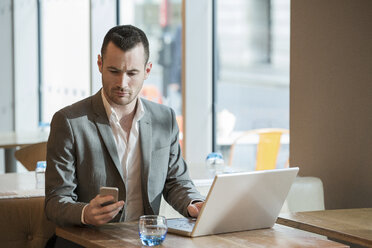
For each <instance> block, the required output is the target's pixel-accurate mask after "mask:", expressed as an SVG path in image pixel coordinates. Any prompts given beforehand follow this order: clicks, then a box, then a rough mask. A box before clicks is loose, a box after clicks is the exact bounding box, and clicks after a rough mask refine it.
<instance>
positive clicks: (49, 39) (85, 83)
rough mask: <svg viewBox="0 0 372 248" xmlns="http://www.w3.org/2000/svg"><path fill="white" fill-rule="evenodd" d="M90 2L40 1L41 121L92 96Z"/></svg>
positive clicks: (49, 118)
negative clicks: (67, 106)
mask: <svg viewBox="0 0 372 248" xmlns="http://www.w3.org/2000/svg"><path fill="white" fill-rule="evenodd" d="M89 10H90V6H89V0H64V1H58V0H43V1H41V11H40V12H41V14H40V15H41V16H40V18H41V74H42V75H41V122H42V123H50V121H51V118H52V116H53V114H54V113H55V112H56V111H58V110H59V109H61V108H63V107H65V106H66V105H69V104H72V103H74V102H76V101H78V100H81V99H83V98H85V97H87V96H89V95H90V46H89V44H90V31H89V30H90V28H89V27H90V25H89Z"/></svg>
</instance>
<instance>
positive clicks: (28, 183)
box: [0, 171, 45, 199]
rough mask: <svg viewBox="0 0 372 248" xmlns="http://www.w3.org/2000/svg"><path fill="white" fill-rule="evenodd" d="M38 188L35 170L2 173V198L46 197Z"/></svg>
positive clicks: (0, 180)
mask: <svg viewBox="0 0 372 248" xmlns="http://www.w3.org/2000/svg"><path fill="white" fill-rule="evenodd" d="M44 191H45V190H44V189H37V188H36V178H35V172H34V171H30V172H25V173H6V174H0V199H10V198H29V197H44V196H45V192H44Z"/></svg>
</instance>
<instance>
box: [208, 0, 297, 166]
mask: <svg viewBox="0 0 372 248" xmlns="http://www.w3.org/2000/svg"><path fill="white" fill-rule="evenodd" d="M289 7H290V2H289V0H271V1H270V0H236V1H230V0H217V1H216V13H215V14H216V21H215V31H216V34H215V39H216V40H215V45H216V52H215V54H214V55H215V62H214V68H215V71H216V73H215V87H216V96H215V97H216V98H215V102H216V112H217V113H215V114H216V133H215V136H216V148H217V150H218V151H220V152H222V154H223V155H224V158H225V161H226V163H228V161H229V160H230V156H232V167H233V168H234V170H238V171H250V170H255V161H256V152H257V143H258V140H259V139H258V136H257V135H253V136H252V137H251V138H246V139H245V140H244V141H243V140H242V141H241V142H240V143H239V144H237V145H236V146H235V149H234V153H233V155H232V154H231V152H230V151H231V150H230V149H231V144H232V143H233V142H234V141H235V140H236V138H237V137H239V136H240V135H241V134H242V133H244V132H245V131H249V130H254V129H261V128H284V129H288V128H289V23H290V16H289V13H290V8H289ZM288 142H289V139H288V134H286V135H284V137H283V139H282V141H281V143H282V144H281V147H280V152H279V156H278V159H277V163H276V168H283V167H284V166H286V162H287V160H288V153H289V145H288Z"/></svg>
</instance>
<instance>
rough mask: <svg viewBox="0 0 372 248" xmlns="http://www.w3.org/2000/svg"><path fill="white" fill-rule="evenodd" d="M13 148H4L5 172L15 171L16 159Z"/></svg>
mask: <svg viewBox="0 0 372 248" xmlns="http://www.w3.org/2000/svg"><path fill="white" fill-rule="evenodd" d="M15 151H16V149H15V148H5V149H4V156H5V173H9V172H17V161H16V159H15V157H14V152H15Z"/></svg>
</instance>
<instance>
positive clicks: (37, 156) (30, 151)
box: [14, 142, 47, 171]
mask: <svg viewBox="0 0 372 248" xmlns="http://www.w3.org/2000/svg"><path fill="white" fill-rule="evenodd" d="M46 145H47V142H40V143H36V144H32V145H27V146H22V147H21V148H20V149H18V150H17V151H15V153H14V156H15V158H16V159H17V160H18V161H19V162H20V163H21V164H22V165H23V166H24V167H25V168H26V169H27V170H29V171H34V170H35V169H36V163H37V161H45V160H46Z"/></svg>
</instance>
